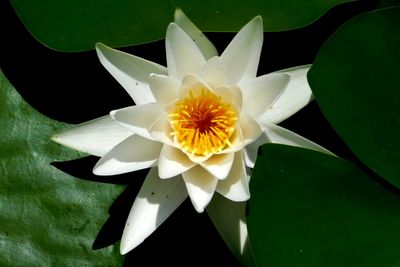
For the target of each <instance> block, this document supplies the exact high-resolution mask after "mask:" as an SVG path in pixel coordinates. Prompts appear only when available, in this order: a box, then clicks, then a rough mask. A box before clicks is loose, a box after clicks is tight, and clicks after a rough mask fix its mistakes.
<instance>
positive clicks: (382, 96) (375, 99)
mask: <svg viewBox="0 0 400 267" xmlns="http://www.w3.org/2000/svg"><path fill="white" fill-rule="evenodd" d="M399 47H400V8H399V7H397V8H387V9H381V10H377V11H373V12H369V13H366V14H363V15H360V16H358V17H356V18H354V19H352V20H351V21H349V22H348V23H346V24H345V25H344V26H343V27H341V28H340V29H339V30H338V31H337V32H336V33H335V34H334V35H333V36H332V37H331V38H330V39H328V40H327V41H326V43H325V44H324V46H323V47H322V48H321V50H320V51H319V53H318V56H317V58H316V60H315V62H314V64H313V67H312V68H311V70H310V72H309V74H308V79H309V82H310V85H311V87H312V90H313V92H314V95H315V97H316V100H317V102H318V104H319V105H320V107H321V109H322V111H323V113H324V114H325V116H326V118H327V119H328V121H329V122H330V124H331V125H332V126H333V128H334V129H335V130H336V131H337V133H338V134H339V135H340V136H341V137H342V138H343V140H344V141H345V142H346V144H347V145H348V146H349V147H350V149H351V150H352V151H353V153H354V154H355V155H356V156H357V157H358V158H359V159H360V160H361V161H362V162H363V163H364V164H366V165H367V166H368V167H369V168H371V169H372V170H373V171H374V172H376V173H377V174H379V175H380V176H382V177H384V178H385V179H387V180H388V181H390V182H391V183H393V184H394V185H396V186H398V187H399V186H400V139H399V136H400V115H399V114H400V90H399V80H398V79H399V78H398V77H400V68H399V62H400V49H399Z"/></svg>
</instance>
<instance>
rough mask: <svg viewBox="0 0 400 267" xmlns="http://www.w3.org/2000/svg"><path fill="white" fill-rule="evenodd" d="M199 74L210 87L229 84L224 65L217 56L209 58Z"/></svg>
mask: <svg viewBox="0 0 400 267" xmlns="http://www.w3.org/2000/svg"><path fill="white" fill-rule="evenodd" d="M199 76H200V78H201V79H203V80H204V81H205V82H206V83H207V84H208V85H209V86H210V87H211V88H217V87H222V86H226V85H227V84H229V80H228V76H227V73H226V69H225V65H224V64H223V63H222V62H221V59H220V58H219V57H213V58H211V59H209V60H208V61H207V62H206V64H205V65H204V66H203V68H202V69H201V70H200V73H199Z"/></svg>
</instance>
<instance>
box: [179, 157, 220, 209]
mask: <svg viewBox="0 0 400 267" xmlns="http://www.w3.org/2000/svg"><path fill="white" fill-rule="evenodd" d="M182 176H183V180H184V181H185V184H186V188H187V190H188V194H189V197H190V200H191V201H192V204H193V206H194V208H195V209H196V211H197V212H199V213H201V212H203V211H204V209H205V207H206V206H207V204H208V203H209V202H210V201H211V198H212V196H213V195H214V192H215V187H216V186H217V182H218V179H217V178H215V177H214V176H212V175H211V174H210V173H209V172H207V171H206V170H205V169H203V168H202V167H201V166H199V165H197V166H195V167H193V168H191V169H190V170H188V171H186V172H184V173H182Z"/></svg>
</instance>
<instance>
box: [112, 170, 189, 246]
mask: <svg viewBox="0 0 400 267" xmlns="http://www.w3.org/2000/svg"><path fill="white" fill-rule="evenodd" d="M186 197H187V191H186V188H185V185H184V182H183V180H182V178H181V177H175V178H174V179H168V180H162V179H159V178H158V176H157V169H156V168H152V169H151V170H150V172H149V174H148V175H147V177H146V180H145V181H144V183H143V185H142V188H141V189H140V191H139V194H138V195H137V197H136V199H135V202H134V203H133V206H132V208H131V211H130V213H129V216H128V220H127V221H126V224H125V229H124V233H123V234H122V239H121V247H120V250H121V254H126V253H128V252H129V251H131V250H132V249H134V248H135V247H136V246H138V245H139V244H140V243H142V242H143V240H145V239H146V238H147V237H148V236H149V235H151V234H152V233H153V232H154V230H156V229H157V227H158V226H160V225H161V224H162V223H163V222H164V221H165V220H166V219H167V218H168V217H169V216H170V215H171V214H172V213H173V212H174V211H175V210H176V208H178V207H179V205H180V204H181V203H182V202H183V201H184V200H185V199H186Z"/></svg>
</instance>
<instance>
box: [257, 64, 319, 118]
mask: <svg viewBox="0 0 400 267" xmlns="http://www.w3.org/2000/svg"><path fill="white" fill-rule="evenodd" d="M309 69H310V65H305V66H298V67H294V68H290V69H285V70H280V71H278V72H277V73H286V74H288V75H290V81H289V84H288V85H287V87H286V89H285V91H284V92H283V93H282V95H281V96H280V97H279V98H278V99H277V100H276V101H275V103H274V104H273V105H272V106H271V107H270V108H269V109H268V110H267V112H265V114H263V115H262V116H261V120H263V121H267V122H270V123H275V124H277V123H280V122H282V121H283V120H285V119H287V118H289V117H290V116H292V115H293V114H295V113H296V112H297V111H299V110H300V109H302V108H303V107H304V106H306V105H307V104H308V103H309V102H310V101H311V100H313V95H312V92H311V88H310V86H309V85H308V82H307V72H308V70H309Z"/></svg>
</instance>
